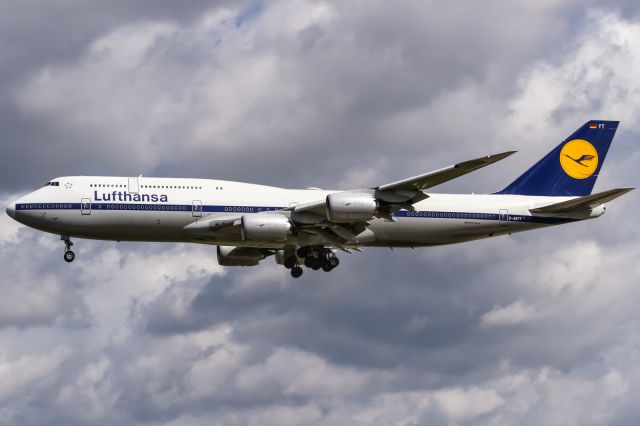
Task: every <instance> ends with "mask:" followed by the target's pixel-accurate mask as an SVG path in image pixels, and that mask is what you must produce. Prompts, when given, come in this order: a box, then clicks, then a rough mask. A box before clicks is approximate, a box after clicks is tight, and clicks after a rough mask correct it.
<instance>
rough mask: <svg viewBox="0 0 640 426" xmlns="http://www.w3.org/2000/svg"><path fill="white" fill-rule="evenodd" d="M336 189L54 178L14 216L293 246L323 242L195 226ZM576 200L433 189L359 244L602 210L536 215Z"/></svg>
mask: <svg viewBox="0 0 640 426" xmlns="http://www.w3.org/2000/svg"><path fill="white" fill-rule="evenodd" d="M332 192H337V191H326V190H318V189H306V190H294V189H283V188H277V187H271V186H263V185H254V184H247V183H240V182H231V181H221V180H210V179H178V178H146V177H138V178H129V177H91V176H73V177H61V178H57V179H54V180H53V181H52V182H51V183H50V184H48V185H47V186H45V187H42V188H40V189H38V190H36V191H34V192H32V193H30V194H28V195H26V196H25V197H23V198H21V199H19V200H17V201H16V202H15V205H14V206H13V208H14V209H15V212H14V214H13V215H12V216H14V218H15V219H16V220H18V221H19V222H21V223H24V224H25V225H28V226H31V227H33V228H36V229H39V230H42V231H46V232H51V233H55V234H59V235H66V236H70V237H80V238H91V239H102V240H118V241H166V242H198V243H205V244H217V245H232V246H253V247H265V248H286V247H296V246H300V245H306V244H314V243H317V242H314V241H313V237H311V240H305V241H299V240H298V237H297V236H295V235H292V236H291V237H290V238H289V239H288V240H286V241H278V242H260V243H254V242H251V241H243V239H242V236H241V234H240V232H239V231H238V230H237V229H234V228H233V227H231V228H224V229H221V230H219V231H214V230H211V229H209V228H204V227H202V228H198V227H197V226H194V224H195V225H197V224H198V223H202V222H204V221H210V220H211V219H214V218H215V219H218V218H219V219H224V218H229V217H238V216H239V215H243V214H252V213H259V212H265V211H271V210H279V209H283V208H288V207H292V206H295V205H302V204H305V203H310V202H314V201H318V200H322V199H324V198H325V197H326V196H327V194H330V193H332ZM571 198H572V197H566V198H561V197H532V196H522V195H497V194H485V195H455V194H429V198H427V199H426V200H423V201H420V202H418V203H416V204H414V207H415V211H407V210H400V211H397V212H395V213H394V215H393V218H394V221H390V220H386V219H374V220H372V221H370V226H369V231H367V234H366V235H362V236H361V237H360V238H359V239H358V242H357V244H353V245H363V246H393V247H402V246H404V247H409V246H411V247H418V246H431V245H440V244H450V243H457V242H463V241H469V240H475V239H479V238H486V237H491V236H497V235H503V234H508V233H512V232H519V231H525V230H529V229H534V228H539V227H544V226H549V225H553V224H559V223H566V222H570V221H575V220H581V219H588V218H590V217H596V216H599V215H600V214H602V210H599V211H594V212H591V213H590V214H588V215H585V216H582V217H558V216H553V217H549V216H547V217H544V216H540V215H537V216H536V215H532V214H531V213H530V212H529V209H532V208H535V207H541V206H545V205H549V204H552V203H557V202H559V201H563V200H568V199H571ZM8 211H9V209H8ZM306 238H308V237H306Z"/></svg>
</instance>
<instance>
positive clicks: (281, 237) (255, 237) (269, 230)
mask: <svg viewBox="0 0 640 426" xmlns="http://www.w3.org/2000/svg"><path fill="white" fill-rule="evenodd" d="M240 222H241V226H240V232H241V233H242V240H243V241H260V242H271V241H286V239H287V237H288V236H289V235H291V222H289V219H288V218H287V217H285V216H282V215H280V214H273V213H255V214H246V215H244V216H242V219H241V221H240Z"/></svg>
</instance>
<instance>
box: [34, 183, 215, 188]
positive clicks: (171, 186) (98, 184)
mask: <svg viewBox="0 0 640 426" xmlns="http://www.w3.org/2000/svg"><path fill="white" fill-rule="evenodd" d="M52 183H55V184H56V186H57V184H58V182H49V183H48V184H47V185H49V184H52ZM89 186H90V187H91V188H126V187H127V185H119V184H105V183H92V184H89ZM140 188H149V189H202V187H201V186H185V185H140ZM216 189H222V187H217V186H216Z"/></svg>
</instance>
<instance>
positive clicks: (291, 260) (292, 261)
mask: <svg viewBox="0 0 640 426" xmlns="http://www.w3.org/2000/svg"><path fill="white" fill-rule="evenodd" d="M297 262H298V259H296V257H295V256H289V257H287V258H286V259H285V260H284V262H283V265H284V267H285V268H287V269H291V268H293V267H294V266H296V263H297Z"/></svg>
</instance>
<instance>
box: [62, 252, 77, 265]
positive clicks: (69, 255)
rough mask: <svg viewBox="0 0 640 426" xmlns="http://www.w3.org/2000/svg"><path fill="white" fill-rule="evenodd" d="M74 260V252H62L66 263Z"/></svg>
mask: <svg viewBox="0 0 640 426" xmlns="http://www.w3.org/2000/svg"><path fill="white" fill-rule="evenodd" d="M75 258H76V254H75V253H74V252H72V251H71V250H68V251H65V252H64V260H65V261H67V262H69V263H70V262H73V259H75Z"/></svg>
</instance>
